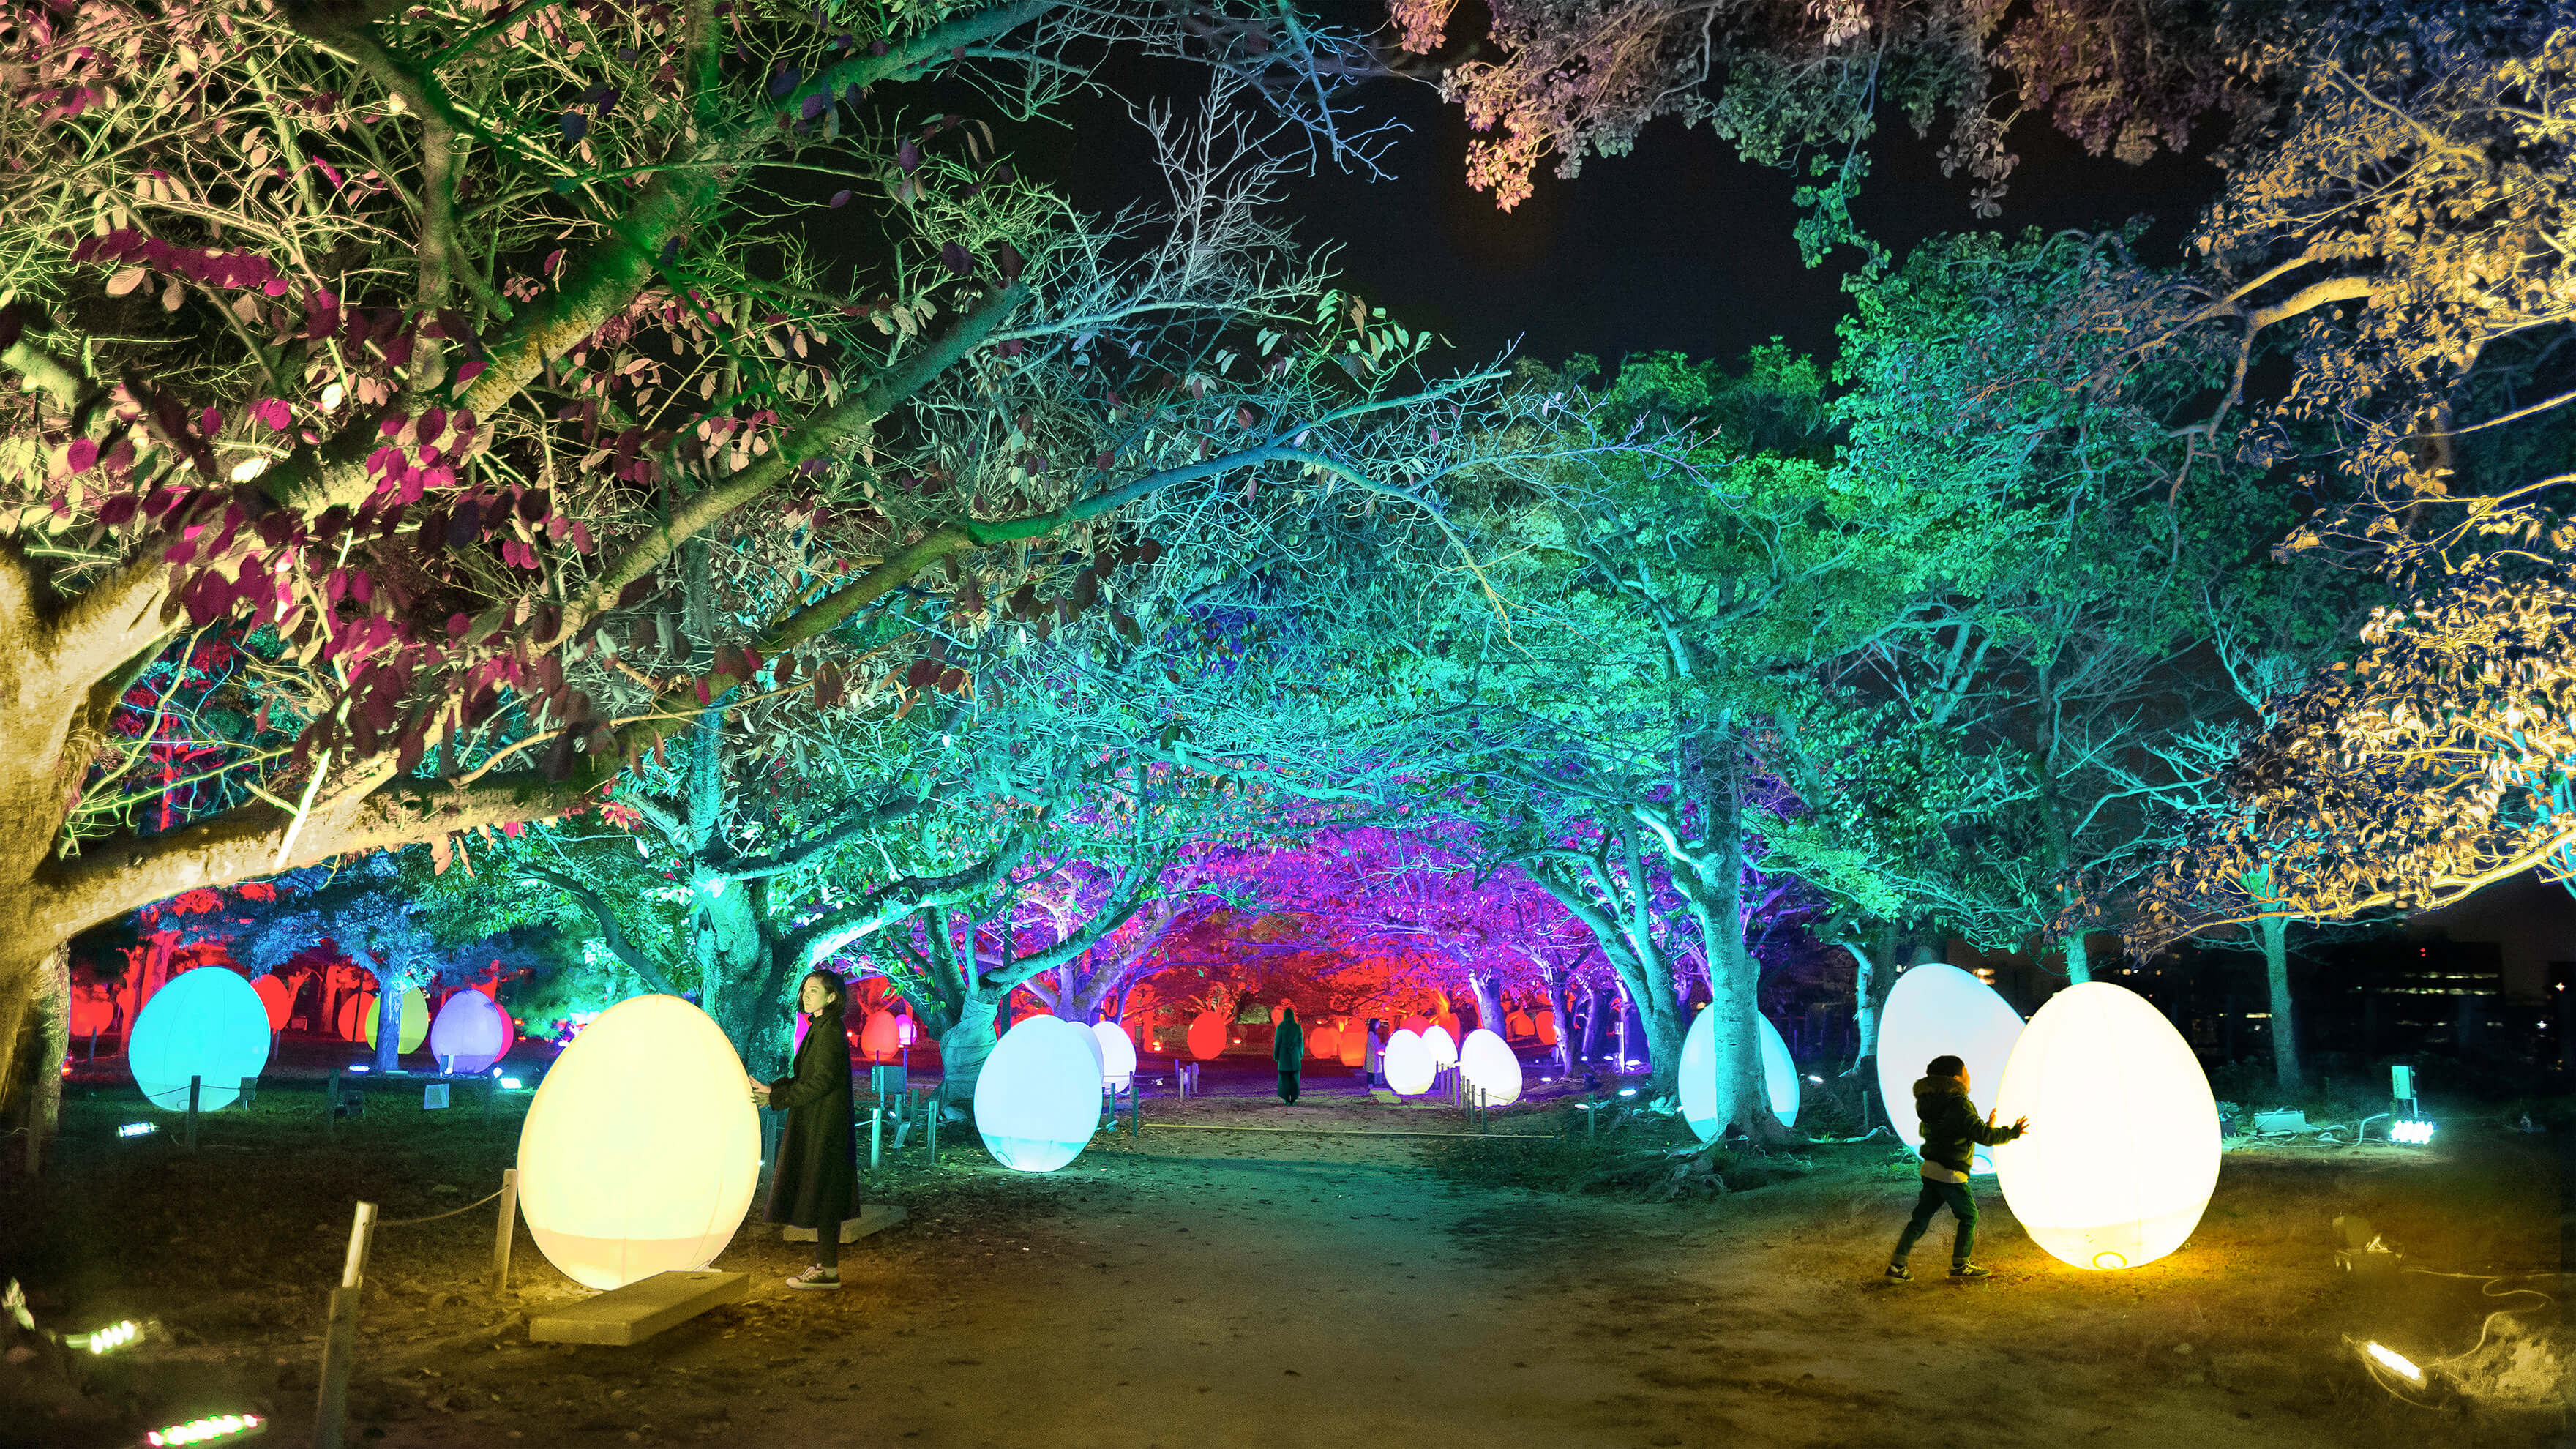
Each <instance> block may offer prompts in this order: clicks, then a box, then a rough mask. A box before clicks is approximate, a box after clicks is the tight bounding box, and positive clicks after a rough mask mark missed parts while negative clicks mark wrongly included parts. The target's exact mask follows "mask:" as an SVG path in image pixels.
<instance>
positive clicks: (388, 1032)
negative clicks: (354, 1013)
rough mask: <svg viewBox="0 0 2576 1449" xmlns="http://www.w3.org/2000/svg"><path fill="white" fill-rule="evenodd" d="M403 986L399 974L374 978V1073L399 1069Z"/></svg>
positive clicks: (400, 1067) (381, 1073) (379, 1073)
mask: <svg viewBox="0 0 2576 1449" xmlns="http://www.w3.org/2000/svg"><path fill="white" fill-rule="evenodd" d="M402 1004H403V985H402V978H401V977H399V976H379V977H377V978H376V1075H377V1076H380V1077H381V1076H384V1075H385V1074H387V1073H389V1072H395V1071H399V1070H401V1069H402Z"/></svg>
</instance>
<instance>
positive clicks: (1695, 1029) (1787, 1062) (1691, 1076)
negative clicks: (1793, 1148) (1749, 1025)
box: [1680, 1007, 1798, 1142]
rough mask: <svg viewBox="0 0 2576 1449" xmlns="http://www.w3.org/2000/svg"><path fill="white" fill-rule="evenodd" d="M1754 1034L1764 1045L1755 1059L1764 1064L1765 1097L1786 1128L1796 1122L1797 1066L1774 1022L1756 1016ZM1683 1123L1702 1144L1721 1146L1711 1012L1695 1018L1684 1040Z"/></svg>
mask: <svg viewBox="0 0 2576 1449" xmlns="http://www.w3.org/2000/svg"><path fill="white" fill-rule="evenodd" d="M1753 1020H1754V1021H1755V1023H1756V1026H1755V1031H1756V1032H1757V1033H1758V1034H1759V1037H1760V1040H1759V1041H1758V1042H1756V1044H1755V1052H1756V1055H1757V1056H1758V1057H1759V1058H1760V1059H1761V1062H1762V1091H1763V1094H1764V1095H1765V1096H1767V1097H1769V1098H1770V1099H1771V1115H1772V1116H1774V1117H1777V1118H1779V1119H1780V1125H1781V1126H1783V1127H1793V1126H1796V1125H1797V1122H1798V1065H1797V1063H1796V1062H1794V1061H1792V1060H1791V1059H1790V1057H1789V1044H1788V1043H1787V1042H1785V1041H1782V1040H1781V1039H1780V1029H1779V1028H1778V1027H1775V1026H1773V1025H1772V1024H1771V1018H1769V1017H1767V1016H1764V1015H1762V1014H1761V1013H1759V1012H1756V1013H1754V1017H1753ZM1680 1076H1681V1083H1680V1086H1681V1094H1682V1118H1683V1120H1684V1121H1686V1122H1688V1123H1690V1129H1691V1131H1692V1132H1694V1133H1696V1134H1698V1136H1699V1140H1700V1141H1702V1142H1713V1141H1715V1140H1717V1134H1718V1133H1720V1132H1722V1131H1724V1130H1726V1123H1724V1122H1722V1121H1720V1120H1718V1115H1717V1021H1716V1018H1715V1017H1713V1016H1712V1015H1710V1013H1709V1008H1707V1007H1701V1008H1700V1013H1699V1015H1698V1016H1696V1017H1694V1018H1692V1020H1691V1024H1690V1030H1689V1031H1688V1032H1685V1033H1684V1034H1683V1035H1682V1059H1681V1066H1680Z"/></svg>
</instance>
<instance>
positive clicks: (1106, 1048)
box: [1091, 1021, 1136, 1092]
mask: <svg viewBox="0 0 2576 1449" xmlns="http://www.w3.org/2000/svg"><path fill="white" fill-rule="evenodd" d="M1091 1034H1092V1035H1093V1036H1094V1037H1096V1038H1098V1039H1099V1042H1100V1085H1101V1086H1102V1088H1103V1089H1105V1090H1108V1091H1112V1092H1123V1091H1126V1090H1127V1088H1128V1085H1129V1084H1130V1083H1132V1082H1134V1081H1135V1080H1136V1039H1135V1038H1134V1037H1131V1036H1129V1035H1128V1034H1127V1028H1125V1027H1123V1026H1120V1025H1119V1024H1118V1023H1116V1022H1114V1021H1096V1022H1093V1023H1092V1024H1091Z"/></svg>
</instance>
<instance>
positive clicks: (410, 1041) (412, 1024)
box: [366, 986, 429, 1056]
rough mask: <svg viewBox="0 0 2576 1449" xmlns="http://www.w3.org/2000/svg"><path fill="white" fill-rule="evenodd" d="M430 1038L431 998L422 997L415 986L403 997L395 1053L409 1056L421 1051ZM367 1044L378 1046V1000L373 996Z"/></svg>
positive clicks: (368, 1012) (368, 1018) (369, 998)
mask: <svg viewBox="0 0 2576 1449" xmlns="http://www.w3.org/2000/svg"><path fill="white" fill-rule="evenodd" d="M428 1038H429V998H428V997H426V996H423V995H421V994H420V988H419V987H417V986H414V987H411V988H409V989H407V990H405V991H404V992H403V995H402V1028H401V1030H400V1031H398V1032H396V1033H395V1035H394V1051H395V1053H396V1054H397V1055H403V1056H408V1055H409V1054H411V1053H413V1052H416V1051H418V1050H420V1044H421V1043H422V1042H423V1041H426V1040H427V1039H428ZM366 1042H367V1045H369V1046H374V1045H375V1044H376V999H375V998H374V997H372V996H370V997H368V998H367V1036H366Z"/></svg>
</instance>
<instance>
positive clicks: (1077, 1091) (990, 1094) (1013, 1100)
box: [975, 1016, 1101, 1172]
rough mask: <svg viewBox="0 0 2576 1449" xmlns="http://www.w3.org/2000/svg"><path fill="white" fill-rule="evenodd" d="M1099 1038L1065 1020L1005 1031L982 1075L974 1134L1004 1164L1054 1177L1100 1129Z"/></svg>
mask: <svg viewBox="0 0 2576 1449" xmlns="http://www.w3.org/2000/svg"><path fill="white" fill-rule="evenodd" d="M1100 1076H1101V1051H1100V1038H1099V1037H1097V1036H1095V1035H1093V1034H1092V1032H1091V1030H1090V1028H1088V1027H1082V1026H1076V1025H1074V1024H1073V1023H1072V1022H1069V1021H1066V1020H1065V1019H1064V1018H1062V1017H1060V1016H1032V1017H1030V1018H1029V1019H1028V1020H1026V1021H1023V1022H1021V1023H1020V1024H1019V1025H1017V1026H1015V1027H1012V1028H1011V1029H1010V1030H1009V1031H1007V1032H1004V1033H1003V1034H1002V1039H1001V1041H999V1042H997V1043H995V1045H994V1047H993V1054H992V1055H991V1056H989V1057H987V1058H985V1059H984V1070H983V1071H982V1072H981V1073H980V1074H979V1075H978V1076H977V1077H976V1078H975V1130H976V1132H977V1133H979V1134H981V1135H982V1137H983V1139H984V1150H985V1151H987V1152H990V1153H991V1154H993V1160H994V1161H996V1162H999V1163H1000V1164H1002V1165H1003V1166H1004V1167H1008V1168H1012V1169H1015V1170H1017V1171H1020V1172H1053V1171H1055V1170H1056V1169H1057V1168H1059V1167H1062V1166H1064V1165H1065V1164H1066V1163H1068V1162H1071V1161H1073V1160H1074V1159H1075V1158H1077V1157H1079V1156H1081V1155H1082V1149H1083V1148H1084V1147H1085V1146H1086V1145H1088V1144H1089V1143H1090V1141H1091V1134H1092V1133H1093V1132H1094V1131H1095V1130H1097V1129H1098V1128H1099V1126H1100V1089H1101V1082H1100Z"/></svg>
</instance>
